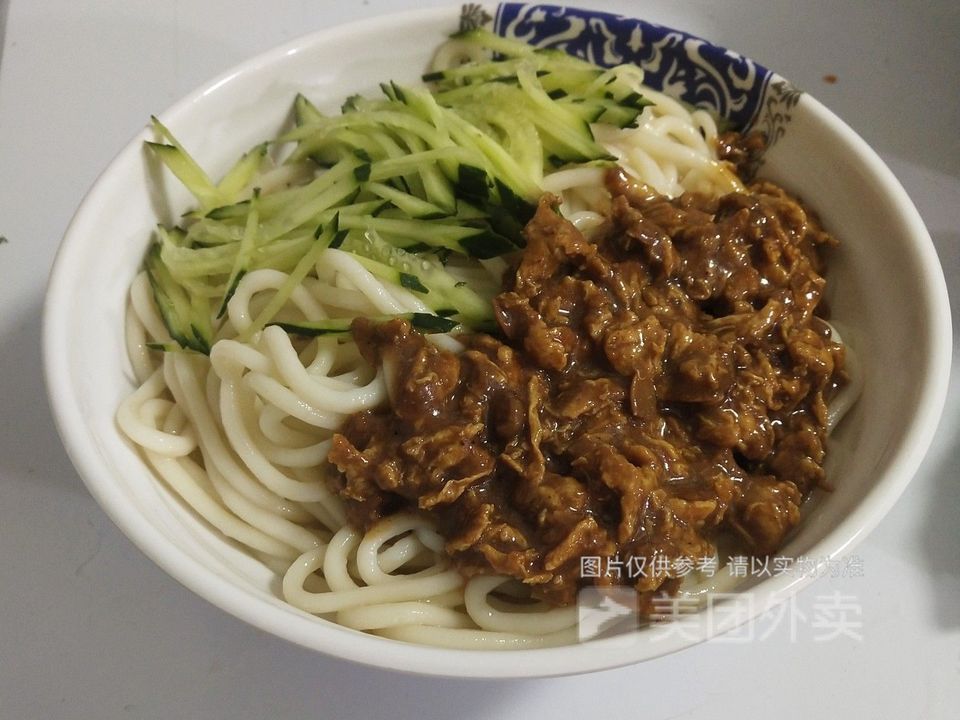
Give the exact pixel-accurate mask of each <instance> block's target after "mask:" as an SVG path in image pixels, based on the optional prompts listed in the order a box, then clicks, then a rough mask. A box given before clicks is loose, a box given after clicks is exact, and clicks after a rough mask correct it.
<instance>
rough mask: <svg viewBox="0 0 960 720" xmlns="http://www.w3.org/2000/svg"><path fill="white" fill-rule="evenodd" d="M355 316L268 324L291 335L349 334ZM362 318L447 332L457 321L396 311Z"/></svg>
mask: <svg viewBox="0 0 960 720" xmlns="http://www.w3.org/2000/svg"><path fill="white" fill-rule="evenodd" d="M355 319H356V318H330V319H328V320H315V321H310V322H308V321H303V322H272V323H269V324H270V325H276V326H278V327H280V328H283V330H284V331H285V332H287V333H290V334H291V335H302V336H304V337H318V336H320V335H324V336H328V335H349V334H350V332H351V325H353V321H354V320H355ZM364 319H366V320H368V321H370V322H374V323H385V322H390V321H391V320H406V321H407V322H409V323H410V326H411V327H413V328H414V329H416V330H419V331H420V332H423V333H447V332H450V331H451V330H453V329H454V328H455V327H457V325H458V324H459V323H457V322H456V321H454V320H450V319H448V318H445V317H441V316H440V315H431V314H430V313H398V314H396V315H371V316H365V317H364Z"/></svg>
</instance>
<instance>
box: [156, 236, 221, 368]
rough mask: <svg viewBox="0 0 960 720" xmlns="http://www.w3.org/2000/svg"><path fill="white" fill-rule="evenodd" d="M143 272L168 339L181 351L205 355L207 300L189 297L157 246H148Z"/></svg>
mask: <svg viewBox="0 0 960 720" xmlns="http://www.w3.org/2000/svg"><path fill="white" fill-rule="evenodd" d="M144 269H145V270H146V272H147V279H148V280H149V282H150V287H151V288H152V289H153V298H154V301H155V302H156V304H157V309H158V310H159V311H160V317H161V318H162V319H163V324H164V325H165V326H166V328H167V332H169V333H170V337H171V338H173V340H174V341H176V342H177V343H178V344H179V345H180V346H181V347H184V348H190V349H192V350H196V351H197V352H200V353H203V354H205V355H206V354H208V353H209V352H210V345H211V339H212V337H213V332H212V330H211V329H210V316H209V304H208V302H207V300H206V299H205V298H197V297H195V296H191V295H190V294H189V293H187V291H186V290H184V288H183V287H181V286H180V284H179V283H177V281H176V280H174V278H173V277H172V276H171V275H170V271H169V269H168V268H167V266H166V265H165V264H164V262H163V260H162V259H161V256H160V244H159V243H156V242H155V243H153V245H151V246H150V250H149V251H148V252H147V257H146V260H145V262H144Z"/></svg>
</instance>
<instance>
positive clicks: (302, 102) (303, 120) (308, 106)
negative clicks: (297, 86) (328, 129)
mask: <svg viewBox="0 0 960 720" xmlns="http://www.w3.org/2000/svg"><path fill="white" fill-rule="evenodd" d="M324 117H325V116H324V114H323V113H322V112H320V111H319V110H318V109H317V106H316V105H314V104H313V103H312V102H310V101H309V100H308V99H307V97H306V95H304V94H303V93H297V96H296V97H295V98H294V99H293V118H294V122H295V123H296V124H297V125H298V126H300V125H306V124H308V123H315V122H320V121H321V120H322V119H323V118H324Z"/></svg>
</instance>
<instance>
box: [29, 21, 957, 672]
mask: <svg viewBox="0 0 960 720" xmlns="http://www.w3.org/2000/svg"><path fill="white" fill-rule="evenodd" d="M491 10H493V9H492V8H491ZM521 14H522V13H521ZM532 18H533V16H530V15H527V16H524V17H520V16H517V17H516V18H514V21H513V22H514V24H513V25H512V27H513V29H514V30H516V31H517V32H519V31H521V30H524V29H525V28H526V27H527V26H526V25H523V24H522V23H521V22H520V21H521V20H523V21H524V22H526V21H531V20H532ZM554 19H555V20H556V18H554ZM561 20H562V19H561ZM601 20H603V22H609V23H610V27H616V28H618V29H619V30H618V31H619V32H621V33H623V32H625V28H627V27H630V26H628V25H624V24H622V23H624V22H626V21H623V20H615V19H613V18H601ZM498 21H499V22H503V23H506V20H504V18H503V17H502V12H501V15H498ZM456 23H457V10H455V9H446V10H430V11H424V12H417V13H410V14H405V15H402V16H392V17H381V18H376V19H373V20H370V21H367V22H363V23H358V24H355V25H351V26H349V27H337V28H334V29H331V30H327V31H323V32H320V33H317V34H313V35H310V36H307V37H305V38H302V39H300V40H297V41H295V42H292V43H290V44H288V45H285V46H283V47H281V48H278V49H276V50H273V51H271V52H268V53H265V54H263V55H261V56H259V57H257V58H254V59H253V60H250V61H249V62H246V63H244V64H243V65H240V66H238V67H237V68H235V69H234V70H232V71H230V72H228V73H226V74H224V75H223V76H221V77H219V78H217V79H215V80H213V81H211V82H210V83H208V84H207V85H205V86H204V87H202V88H200V89H199V90H197V91H195V92H193V93H191V94H190V95H189V96H187V97H186V98H185V99H183V100H181V101H180V102H179V103H177V104H176V105H174V106H173V107H172V108H170V109H169V110H168V111H166V112H165V113H162V115H161V119H162V120H163V121H164V122H165V123H166V124H167V125H168V126H169V127H171V128H172V130H173V131H174V132H175V133H176V134H177V135H178V137H179V138H180V139H181V140H182V141H183V142H184V144H185V145H186V146H187V147H189V148H190V149H191V151H192V152H194V154H195V155H196V156H197V157H198V158H199V159H200V161H201V163H202V164H203V165H204V166H205V167H207V168H209V169H210V170H211V171H212V172H213V173H217V172H221V171H224V170H225V169H226V168H227V167H228V165H229V163H230V162H231V161H232V160H233V159H234V158H235V157H236V156H237V155H238V154H239V153H240V152H241V151H243V150H245V149H247V148H249V147H251V146H253V145H254V144H255V143H256V142H259V141H260V140H262V139H265V138H268V137H272V136H273V135H274V134H275V133H276V131H277V129H278V128H279V127H280V126H281V125H282V124H283V123H284V121H285V120H286V118H287V116H288V112H289V108H290V106H291V102H292V98H293V96H294V94H295V92H297V91H302V92H304V93H306V94H307V95H308V96H309V97H310V98H311V99H313V100H315V101H317V102H319V103H321V104H325V105H326V107H327V108H328V109H331V110H332V109H334V108H336V107H338V106H339V103H340V102H341V101H342V100H343V98H344V97H345V96H346V95H347V94H350V93H353V92H358V91H359V92H363V93H374V92H375V90H376V87H377V83H378V82H379V81H381V80H384V79H389V78H392V79H396V80H398V81H403V82H414V81H416V79H417V78H418V76H419V74H420V73H421V72H422V71H423V69H424V67H425V64H426V62H427V60H428V54H429V52H430V49H431V48H433V47H435V46H436V45H438V44H439V43H440V42H441V41H442V40H443V39H444V38H445V37H446V35H447V34H448V33H449V32H451V31H452V30H454V29H455V28H456ZM518 23H519V24H518ZM618 23H619V24H618ZM654 29H655V30H657V29H656V28H654ZM659 30H662V28H661V29H659ZM677 37H681V36H679V35H677ZM358 48H361V50H360V51H358V50H357V49H358ZM708 49H709V48H708ZM718 57H721V59H722V58H723V57H727V58H733V59H734V60H737V56H735V55H729V54H728V55H723V54H722V53H721V55H720V56H718ZM740 61H743V59H739V60H738V62H740ZM743 62H745V61H743ZM738 67H740V66H738ZM750 67H752V65H750ZM779 80H780V79H779V78H777V77H775V76H774V77H769V78H767V85H766V87H765V88H764V95H763V97H762V98H759V99H758V98H754V100H753V102H754V103H755V104H756V105H757V107H758V108H760V111H762V110H763V109H764V108H766V109H767V110H773V111H775V112H773V113H772V114H768V115H767V116H765V117H759V116H758V118H757V122H758V123H761V124H762V123H764V122H774V120H775V118H776V116H777V115H778V114H779V116H780V118H781V120H782V119H783V117H786V116H790V121H789V123H787V124H786V125H785V126H782V127H781V129H783V127H785V130H786V131H785V132H784V133H783V135H782V137H779V139H778V141H777V142H776V144H775V145H774V146H773V147H772V148H771V150H770V152H769V153H768V155H767V159H766V162H765V165H764V167H763V171H762V174H763V175H765V176H767V177H769V178H771V179H773V180H776V181H779V182H781V183H782V184H784V185H785V186H787V187H788V188H790V189H792V190H793V191H794V192H796V193H799V194H800V195H801V196H802V197H803V199H804V200H805V201H806V202H807V203H809V204H810V205H811V206H812V207H813V208H815V209H816V210H817V211H818V212H819V214H820V216H821V218H822V220H823V222H824V223H825V225H826V227H827V228H828V229H829V230H830V231H831V232H832V233H834V234H835V235H836V236H837V237H838V238H840V239H841V241H842V247H841V248H840V249H839V251H837V252H836V253H835V255H834V257H833V259H832V265H831V268H830V271H829V276H828V277H829V283H830V291H829V302H830V305H831V307H832V308H833V318H834V320H835V321H836V323H837V324H838V325H840V326H841V327H843V328H844V330H845V340H846V341H847V342H848V343H849V344H850V345H852V346H853V347H854V348H855V349H856V352H857V354H858V356H859V358H860V359H861V362H862V366H863V375H864V380H865V390H864V392H863V395H862V397H861V398H860V400H859V402H858V403H857V405H856V406H855V407H854V409H853V410H852V412H851V413H850V414H849V416H848V417H847V418H846V419H845V420H844V422H843V423H842V425H841V426H840V428H839V430H838V431H837V432H836V433H835V434H834V436H833V438H832V442H831V457H830V465H829V472H830V474H831V477H832V478H833V479H834V481H835V483H836V489H835V491H834V492H832V493H829V494H820V495H819V496H817V497H815V498H813V499H812V500H811V501H810V502H809V503H808V506H807V508H806V515H807V517H806V518H805V520H804V522H803V524H802V526H801V527H800V528H799V529H798V531H797V532H796V533H795V534H794V535H793V536H792V537H791V539H790V540H789V542H788V544H787V545H786V546H785V547H784V548H783V550H782V554H783V555H786V556H792V557H801V556H803V557H806V558H810V559H813V560H815V561H816V562H818V563H820V564H823V563H825V562H827V561H828V560H829V559H831V558H837V557H839V556H840V555H841V554H842V553H844V552H847V551H849V549H850V548H851V547H852V546H853V544H854V543H856V542H858V541H859V540H861V539H862V538H863V537H864V536H865V535H866V534H867V533H868V532H869V531H870V530H871V529H872V528H873V527H874V526H875V525H876V524H877V523H878V522H879V521H880V520H881V518H882V517H883V516H884V514H885V513H886V512H887V511H888V510H889V509H890V507H891V506H892V505H893V504H894V503H895V502H896V500H897V498H898V497H899V496H900V494H901V492H902V491H903V489H904V487H905V486H906V484H907V483H908V482H909V480H910V478H911V476H912V475H913V473H914V472H915V471H916V469H917V467H918V465H919V464H920V461H921V459H922V457H923V455H924V453H925V451H926V449H927V447H928V444H929V443H930V440H931V438H932V436H933V433H934V430H935V427H936V424H937V421H938V418H939V415H940V411H941V407H942V403H943V401H944V396H945V393H946V388H947V379H948V374H949V364H950V356H951V351H950V348H951V325H950V317H949V306H948V302H947V294H946V288H945V283H944V280H943V275H942V271H941V269H940V266H939V263H938V260H937V256H936V253H935V251H934V248H933V245H932V243H931V241H930V238H929V236H928V234H927V232H926V229H925V228H924V225H923V222H922V221H921V219H920V216H919V215H918V213H917V211H916V209H915V208H914V206H913V204H912V203H911V201H910V199H909V198H908V197H907V195H906V193H905V192H904V190H903V188H902V187H901V186H900V184H899V183H898V182H897V180H896V179H895V178H894V176H893V175H892V174H891V172H890V170H888V169H887V167H886V166H885V165H884V164H883V162H882V161H881V160H880V159H879V158H878V157H877V155H876V154H875V153H874V152H873V151H872V150H871V149H870V148H869V147H868V146H867V145H866V143H865V142H864V141H863V140H861V139H860V138H859V137H858V136H857V135H856V134H855V133H854V132H853V131H852V130H851V129H850V128H849V127H847V126H846V125H845V124H844V123H843V122H841V121H840V120H839V119H838V118H837V117H836V116H834V115H833V114H832V113H830V111H828V110H827V109H826V108H824V107H823V106H822V105H821V104H820V103H818V102H817V101H816V100H814V99H813V98H811V97H810V96H808V95H803V96H800V97H798V96H796V95H794V94H792V93H791V92H790V88H789V87H788V86H782V85H781V86H778V85H776V83H777V82H778V81H779ZM694 89H695V88H694ZM708 94H709V93H708ZM721 100H724V99H723V98H721ZM730 100H731V103H730V104H731V107H732V105H733V104H735V103H734V102H733V100H735V99H734V98H730ZM722 109H723V108H721V110H722ZM780 125H782V123H781V124H780ZM770 127H771V128H772V129H774V131H775V132H778V133H779V131H778V130H776V128H777V127H778V125H777V124H776V123H774V125H771V126H770ZM145 139H147V131H146V130H144V132H143V133H141V135H139V136H138V137H136V138H134V139H133V141H131V142H130V144H129V145H127V147H125V148H124V149H123V150H122V151H121V152H120V154H119V155H118V156H117V157H116V159H115V160H114V161H113V162H112V163H111V164H110V166H109V167H108V168H107V169H106V170H105V171H104V172H103V174H102V175H101V176H100V178H99V179H98V180H97V182H96V184H95V185H94V186H93V188H92V189H91V190H90V192H89V193H88V194H87V196H86V198H85V199H84V200H83V202H82V204H81V206H80V208H79V209H78V211H77V213H76V216H75V217H74V219H73V221H72V223H71V224H70V227H69V229H68V231H67V233H66V236H65V237H64V240H63V244H62V246H61V248H60V251H59V254H58V256H57V259H56V263H55V265H54V268H53V272H52V275H51V278H50V285H49V289H48V294H47V300H46V307H45V317H44V354H45V365H46V367H45V369H46V377H47V385H48V392H49V396H50V402H51V404H52V407H53V411H54V414H55V416H56V421H57V424H58V427H59V430H60V434H61V436H62V438H63V441H64V444H65V445H66V448H67V450H68V452H69V454H70V456H71V458H72V460H73V462H74V464H75V465H76V467H77V469H78V471H79V472H80V474H81V475H82V477H83V479H84V481H85V482H86V484H87V486H88V487H89V489H90V492H91V493H92V494H93V495H94V496H95V497H96V499H97V500H98V502H99V503H100V504H101V505H102V507H103V508H104V510H105V511H106V512H107V513H108V514H109V515H110V517H111V518H112V519H113V521H114V522H115V523H116V524H117V525H118V526H119V527H120V528H121V529H122V530H123V532H124V533H126V535H127V536H129V537H130V538H131V539H132V540H133V542H135V543H136V544H137V545H138V546H139V547H140V548H141V549H142V550H143V552H144V553H145V554H146V555H148V556H149V557H150V558H151V559H153V560H154V561H155V562H156V563H157V564H158V565H160V566H161V567H162V568H164V569H165V570H166V571H167V572H168V573H170V574H171V575H172V576H173V577H175V578H176V579H178V580H179V581H181V582H182V583H184V584H185V585H186V586H187V587H189V588H191V589H192V590H194V591H195V592H196V593H198V594H199V595H201V596H203V597H204V598H206V599H207V600H209V601H210V602H212V603H214V604H215V605H218V606H219V607H221V608H223V609H224V610H226V611H228V612H230V613H233V614H234V615H236V616H237V617H239V618H242V619H244V620H246V621H247V622H250V623H251V624H253V625H255V626H257V627H260V628H262V629H264V630H266V631H268V632H271V633H273V634H275V635H278V636H281V637H284V638H287V639H289V640H291V641H293V642H295V643H299V644H301V645H304V646H306V647H309V648H313V649H316V650H319V651H322V652H325V653H329V654H331V655H335V656H339V657H341V658H346V659H350V660H354V661H359V662H363V663H368V664H370V665H376V666H381V667H385V668H395V669H400V670H404V671H411V672H417V673H427V674H436V675H456V676H461V677H524V676H545V675H556V674H564V673H575V672H585V671H590V670H597V669H602V668H609V667H615V666H618V665H623V664H627V663H633V662H638V661H640V660H645V659H649V658H651V657H655V656H657V655H662V654H664V653H667V652H671V651H675V650H677V649H680V648H682V647H685V646H687V645H690V644H693V643H694V642H697V641H700V640H703V639H705V638H706V637H709V636H710V635H712V634H714V633H716V632H720V631H723V630H724V629H726V628H727V627H729V626H732V625H734V624H737V623H739V622H743V621H744V620H747V619H749V618H751V617H753V616H754V615H756V614H758V613H760V612H761V611H763V610H764V609H766V608H768V607H770V606H771V605H772V604H774V603H776V602H778V601H781V600H783V599H784V598H786V597H788V596H789V595H790V594H792V593H794V592H796V591H797V590H798V589H799V588H800V587H802V586H803V585H805V584H806V583H807V582H809V581H810V580H811V577H812V574H809V573H808V574H806V575H798V574H797V573H788V574H784V575H781V576H778V577H773V578H768V579H760V578H756V577H754V578H749V579H748V580H747V581H746V582H744V583H743V584H742V585H741V586H740V587H738V589H737V591H738V592H739V593H743V594H744V595H743V596H744V597H749V598H750V599H751V602H750V603H749V604H748V605H745V606H744V609H743V611H742V612H739V613H737V614H728V615H727V616H725V619H723V620H722V621H719V622H709V623H700V624H699V625H696V626H692V627H687V628H685V631H684V632H683V633H673V634H662V635H661V636H657V635H656V633H652V632H650V631H643V630H641V631H638V632H635V633H632V634H631V635H629V636H627V637H619V638H612V639H608V640H599V641H595V642H590V643H583V644H579V645H575V646H569V647H563V648H553V649H542V650H526V651H516V652H505V651H455V650H442V649H436V648H430V647H421V646H417V645H411V644H404V643H399V642H394V641H390V640H384V639H380V638H377V637H373V636H370V635H365V634H363V633H359V632H356V631H353V630H349V629H346V628H343V627H340V626H337V625H334V624H331V623H329V622H326V621H324V620H320V619H317V618H314V617H311V616H310V615H307V614H305V613H302V612H300V611H298V610H295V609H294V608H292V607H290V606H288V605H286V604H285V603H284V602H283V601H281V600H280V599H279V598H278V596H277V591H276V585H277V583H276V579H275V578H274V576H273V575H272V574H271V573H270V572H269V571H268V570H266V569H265V568H264V567H263V566H261V565H260V564H259V563H257V562H255V561H254V560H252V559H251V558H250V557H248V556H246V555H244V554H243V553H241V552H240V551H238V550H237V549H236V548H235V547H234V546H232V545H230V544H229V543H227V542H225V541H224V540H223V539H222V538H221V537H219V536H218V535H217V534H216V533H215V532H213V531H212V530H211V529H209V528H208V527H207V526H206V525H204V524H203V523H202V522H201V521H200V520H198V518H197V517H195V516H194V515H193V514H192V513H191V512H189V511H188V510H187V509H185V507H184V506H183V505H182V504H181V503H180V502H178V501H177V499H176V498H175V497H174V496H173V495H172V494H171V493H170V492H169V491H168V490H167V489H166V488H165V487H164V486H163V485H162V484H161V483H160V482H158V481H157V480H156V479H155V478H154V477H153V476H152V475H151V473H150V472H149V471H148V469H147V468H146V467H145V465H144V463H143V462H142V461H141V460H140V458H139V457H138V455H137V454H136V452H135V451H134V450H133V449H132V448H131V447H130V445H129V444H128V443H127V442H126V441H125V440H124V438H123V437H122V436H121V434H120V432H119V431H118V429H117V426H116V424H115V422H114V414H115V412H116V408H117V406H118V404H119V403H120V401H121V400H122V399H123V398H124V397H125V396H126V395H127V394H129V393H130V392H131V390H132V387H133V386H132V375H131V372H130V369H129V365H128V362H127V359H126V355H125V351H124V342H123V328H124V323H123V318H124V307H125V297H126V293H127V289H128V285H129V283H130V281H131V279H132V278H133V276H134V274H135V271H136V270H137V268H138V266H139V265H140V262H141V260H142V257H143V254H144V250H145V248H146V244H147V241H148V237H149V236H150V233H151V230H152V228H153V226H154V225H155V223H156V222H157V221H158V220H161V221H170V220H171V219H172V218H173V217H175V216H176V214H178V213H179V212H180V211H181V210H183V209H185V208H186V207H187V206H188V205H189V198H188V197H187V196H186V193H185V191H183V190H182V189H181V188H179V187H178V186H176V185H175V183H172V182H171V183H169V184H164V181H162V180H158V177H157V173H156V168H155V167H153V166H152V165H151V163H150V162H149V161H148V159H147V156H146V154H145V153H144V151H143V147H142V143H143V140H145ZM813 574H815V573H813ZM746 593H749V595H746Z"/></svg>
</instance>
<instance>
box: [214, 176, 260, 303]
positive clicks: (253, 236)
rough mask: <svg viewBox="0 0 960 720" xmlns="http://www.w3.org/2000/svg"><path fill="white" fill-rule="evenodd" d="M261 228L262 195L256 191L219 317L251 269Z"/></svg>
mask: <svg viewBox="0 0 960 720" xmlns="http://www.w3.org/2000/svg"><path fill="white" fill-rule="evenodd" d="M259 229H260V197H259V193H257V192H254V194H253V199H252V200H251V201H250V214H249V215H247V225H246V228H244V231H243V239H241V240H240V247H239V249H238V250H237V255H236V257H235V258H234V260H233V268H232V269H231V270H230V277H229V278H228V279H227V292H226V293H224V296H223V300H222V301H221V303H220V309H219V310H218V311H217V319H220V318H222V317H223V315H224V313H225V312H226V311H227V303H229V302H230V298H232V297H233V294H234V292H236V290H237V285H238V284H239V283H240V280H241V279H243V276H244V275H246V274H247V273H248V272H249V270H250V261H251V259H252V258H253V253H254V251H255V250H256V247H257V233H258V231H259Z"/></svg>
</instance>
